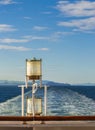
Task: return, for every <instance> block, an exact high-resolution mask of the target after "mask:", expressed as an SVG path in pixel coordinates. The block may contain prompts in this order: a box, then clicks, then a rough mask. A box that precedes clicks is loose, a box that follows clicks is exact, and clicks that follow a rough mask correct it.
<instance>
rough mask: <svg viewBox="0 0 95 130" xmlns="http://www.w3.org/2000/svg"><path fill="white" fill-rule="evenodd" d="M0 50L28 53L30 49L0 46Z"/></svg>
mask: <svg viewBox="0 0 95 130" xmlns="http://www.w3.org/2000/svg"><path fill="white" fill-rule="evenodd" d="M0 50H16V51H29V50H31V49H30V48H25V47H22V46H19V47H17V46H7V45H0Z"/></svg>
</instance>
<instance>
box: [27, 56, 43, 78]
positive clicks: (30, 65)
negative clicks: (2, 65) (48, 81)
mask: <svg viewBox="0 0 95 130" xmlns="http://www.w3.org/2000/svg"><path fill="white" fill-rule="evenodd" d="M41 66H42V60H41V59H40V60H37V59H36V58H34V59H33V60H28V59H27V60H26V77H28V79H29V80H39V79H41V76H42V68H41Z"/></svg>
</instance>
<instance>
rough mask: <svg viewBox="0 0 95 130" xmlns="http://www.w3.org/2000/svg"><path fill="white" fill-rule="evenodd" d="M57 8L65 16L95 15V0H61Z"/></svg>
mask: <svg viewBox="0 0 95 130" xmlns="http://www.w3.org/2000/svg"><path fill="white" fill-rule="evenodd" d="M56 8H57V9H58V10H59V11H60V12H61V13H62V14H64V15H65V16H75V17H80V16H81V17H82V16H83V17H85V16H95V1H88V0H81V1H75V2H73V1H72V2H69V1H62V0H61V1H59V2H58V3H57V6H56Z"/></svg>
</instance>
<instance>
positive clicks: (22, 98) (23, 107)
mask: <svg viewBox="0 0 95 130" xmlns="http://www.w3.org/2000/svg"><path fill="white" fill-rule="evenodd" d="M21 89H22V116H24V86H23V85H22V87H21Z"/></svg>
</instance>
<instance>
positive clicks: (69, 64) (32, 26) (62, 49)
mask: <svg viewBox="0 0 95 130" xmlns="http://www.w3.org/2000/svg"><path fill="white" fill-rule="evenodd" d="M33 57H36V58H38V59H40V58H42V65H43V66H42V68H43V80H51V81H57V82H65V83H72V84H76V83H95V1H94V0H0V80H24V79H25V68H26V66H25V65H26V64H25V60H26V59H31V58H33Z"/></svg>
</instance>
